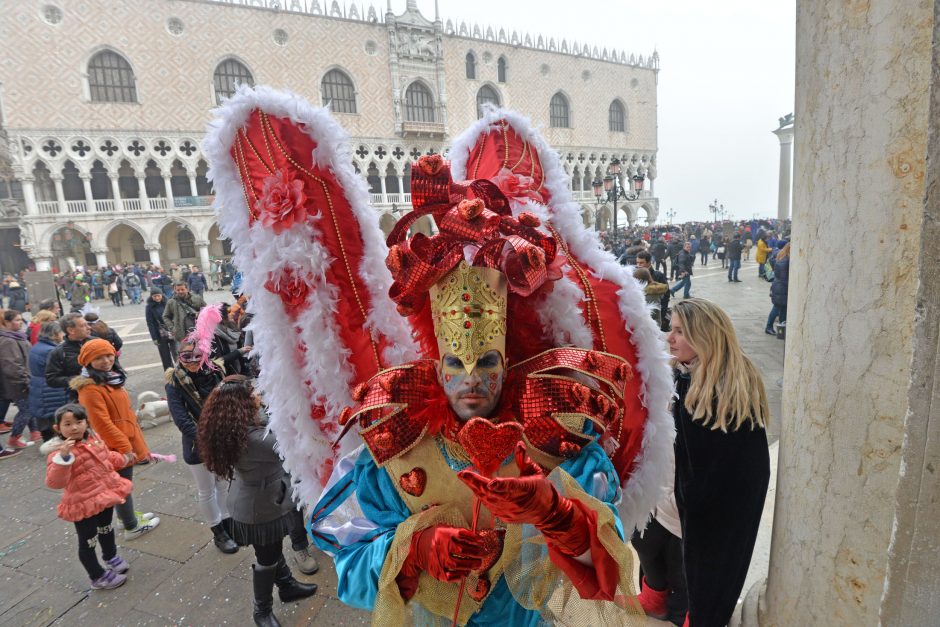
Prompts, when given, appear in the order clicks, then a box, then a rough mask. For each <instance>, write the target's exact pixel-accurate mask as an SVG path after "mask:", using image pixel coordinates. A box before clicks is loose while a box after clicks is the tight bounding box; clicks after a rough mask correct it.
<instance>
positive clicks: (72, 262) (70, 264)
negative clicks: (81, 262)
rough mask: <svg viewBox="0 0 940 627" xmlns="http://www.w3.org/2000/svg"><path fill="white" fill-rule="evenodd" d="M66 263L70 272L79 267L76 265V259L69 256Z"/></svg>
mask: <svg viewBox="0 0 940 627" xmlns="http://www.w3.org/2000/svg"><path fill="white" fill-rule="evenodd" d="M65 263H66V265H67V266H68V268H67V269H68V270H74V269H75V266H76V265H77V264H76V263H75V257H72V256H67V257H65ZM60 269H61V268H60Z"/></svg>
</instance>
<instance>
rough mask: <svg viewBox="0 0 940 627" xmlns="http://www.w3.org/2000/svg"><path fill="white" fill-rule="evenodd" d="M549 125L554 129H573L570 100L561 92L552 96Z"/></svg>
mask: <svg viewBox="0 0 940 627" xmlns="http://www.w3.org/2000/svg"><path fill="white" fill-rule="evenodd" d="M549 123H550V124H551V126H552V128H571V115H570V112H569V110H568V99H567V98H565V95H564V94H563V93H561V92H558V93H557V94H555V95H554V96H552V102H551V104H550V106H549Z"/></svg>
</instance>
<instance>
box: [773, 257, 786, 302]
mask: <svg viewBox="0 0 940 627" xmlns="http://www.w3.org/2000/svg"><path fill="white" fill-rule="evenodd" d="M789 289H790V258H789V257H786V258H784V259H778V260H777V262H776V263H774V281H773V283H771V284H770V302H771V303H773V304H774V305H776V306H777V307H786V306H787V292H788V291H789Z"/></svg>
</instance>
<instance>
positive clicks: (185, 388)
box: [165, 369, 222, 465]
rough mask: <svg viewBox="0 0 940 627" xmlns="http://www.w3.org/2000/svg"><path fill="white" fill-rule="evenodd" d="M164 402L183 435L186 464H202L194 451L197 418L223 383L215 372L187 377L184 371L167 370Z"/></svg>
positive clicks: (216, 371) (205, 372)
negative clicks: (218, 386) (208, 398)
mask: <svg viewBox="0 0 940 627" xmlns="http://www.w3.org/2000/svg"><path fill="white" fill-rule="evenodd" d="M166 377H167V384H166V388H165V389H166V401H167V405H168V406H169V408H170V416H171V417H172V418H173V424H175V425H176V428H177V429H179V430H180V433H181V434H182V435H183V442H182V445H183V460H184V461H185V462H186V463H187V464H190V465H192V464H201V463H202V459H200V457H199V451H198V449H197V448H196V434H197V432H198V424H199V415H200V414H201V413H202V405H203V403H205V401H206V397H208V396H209V394H210V393H211V392H212V390H214V389H215V387H216V386H217V385H218V384H219V383H221V381H222V373H221V372H220V371H218V370H206V371H200V372H197V373H195V374H192V375H190V374H189V373H187V372H186V371H185V370H184V371H182V374H180V373H178V372H177V373H176V374H175V376H174V370H173V369H170V370H167V372H166Z"/></svg>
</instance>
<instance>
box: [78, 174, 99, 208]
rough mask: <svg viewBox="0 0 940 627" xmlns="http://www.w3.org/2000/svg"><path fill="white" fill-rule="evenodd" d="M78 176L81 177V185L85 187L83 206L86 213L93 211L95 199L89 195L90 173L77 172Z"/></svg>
mask: <svg viewBox="0 0 940 627" xmlns="http://www.w3.org/2000/svg"><path fill="white" fill-rule="evenodd" d="M78 178H80V179H82V187H84V188H85V208H86V210H87V211H88V213H94V212H95V199H94V197H92V195H91V174H84V173H82V174H79V175H78Z"/></svg>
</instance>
